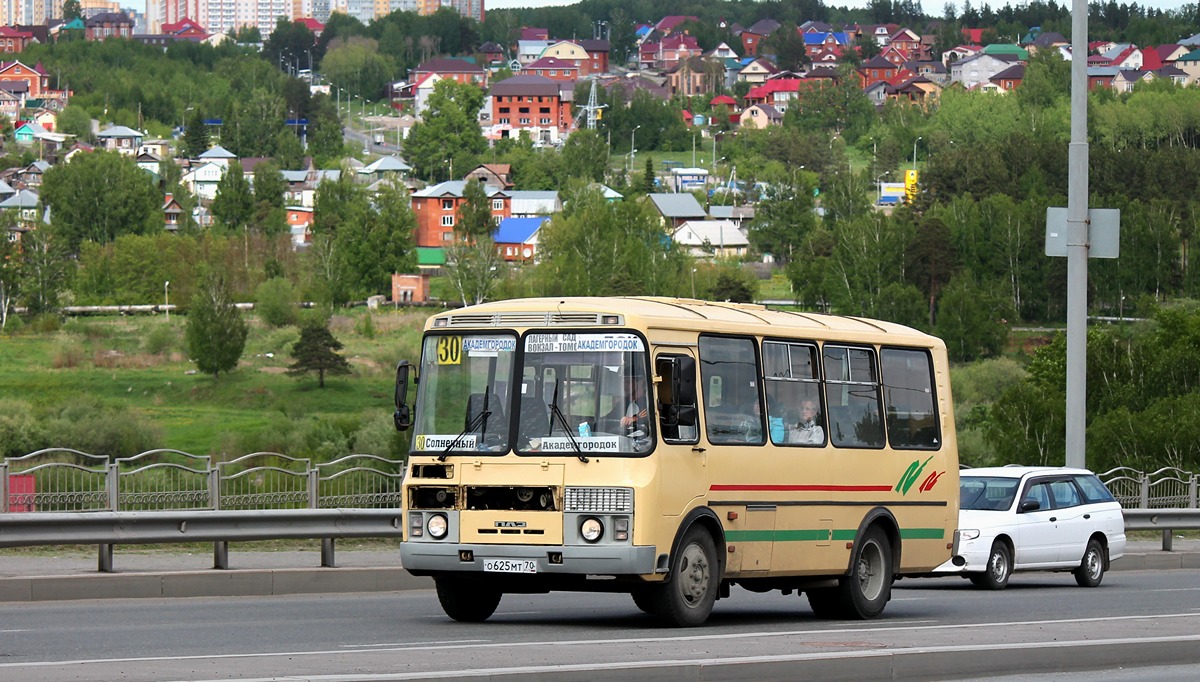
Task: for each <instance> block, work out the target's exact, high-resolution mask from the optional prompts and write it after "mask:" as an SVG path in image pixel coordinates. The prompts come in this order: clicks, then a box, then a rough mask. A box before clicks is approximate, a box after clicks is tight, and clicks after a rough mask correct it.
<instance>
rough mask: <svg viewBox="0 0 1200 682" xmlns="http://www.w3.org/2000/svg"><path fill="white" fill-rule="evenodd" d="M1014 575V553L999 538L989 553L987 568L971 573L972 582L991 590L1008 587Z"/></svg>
mask: <svg viewBox="0 0 1200 682" xmlns="http://www.w3.org/2000/svg"><path fill="white" fill-rule="evenodd" d="M1010 576H1012V553H1011V552H1010V551H1009V550H1008V545H1007V544H1005V543H1004V542H1002V541H1000V540H997V541H996V542H994V543H992V551H991V552H990V553H989V554H988V562H987V568H986V569H985V570H984V572H983V573H975V574H973V575H971V582H972V583H974V584H975V585H976V586H977V587H983V588H986V589H989V590H1003V589H1004V588H1005V587H1008V579H1009V577H1010Z"/></svg>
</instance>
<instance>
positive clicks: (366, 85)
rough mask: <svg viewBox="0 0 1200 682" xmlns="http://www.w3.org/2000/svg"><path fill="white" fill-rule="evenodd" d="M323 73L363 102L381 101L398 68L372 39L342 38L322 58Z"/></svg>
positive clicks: (331, 45)
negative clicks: (380, 51)
mask: <svg viewBox="0 0 1200 682" xmlns="http://www.w3.org/2000/svg"><path fill="white" fill-rule="evenodd" d="M321 72H322V73H323V74H324V75H325V77H326V78H328V79H329V80H330V82H332V83H333V84H334V85H336V86H339V87H342V88H345V89H346V90H349V91H350V92H351V93H353V94H355V95H358V96H359V97H362V98H363V99H368V100H377V99H379V98H381V97H383V96H384V95H386V94H387V85H388V82H389V81H390V80H391V78H392V76H393V75H394V74H395V72H396V66H395V64H393V63H392V60H391V59H390V58H389V57H388V56H387V55H383V54H380V53H379V44H378V43H377V42H376V41H375V40H373V39H371V38H359V37H354V38H349V39H344V38H338V39H337V40H335V41H333V42H332V43H330V45H329V49H328V51H326V53H325V56H324V58H322V59H321ZM476 111H478V109H476Z"/></svg>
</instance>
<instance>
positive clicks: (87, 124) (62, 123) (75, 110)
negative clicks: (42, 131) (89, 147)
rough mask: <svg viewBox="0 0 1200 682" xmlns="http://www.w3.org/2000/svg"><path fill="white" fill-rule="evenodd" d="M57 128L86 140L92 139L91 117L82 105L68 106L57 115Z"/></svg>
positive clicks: (81, 140)
mask: <svg viewBox="0 0 1200 682" xmlns="http://www.w3.org/2000/svg"><path fill="white" fill-rule="evenodd" d="M58 130H59V132H62V133H66V134H67V135H74V136H75V138H76V139H77V140H79V141H80V142H86V141H88V140H91V139H92V117H91V116H89V115H88V112H87V110H86V109H84V108H83V107H79V106H69V107H67V108H65V109H63V110H62V113H60V114H59V115H58Z"/></svg>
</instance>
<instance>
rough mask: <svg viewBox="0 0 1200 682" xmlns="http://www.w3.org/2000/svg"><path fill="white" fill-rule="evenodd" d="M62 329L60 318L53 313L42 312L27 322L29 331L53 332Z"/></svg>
mask: <svg viewBox="0 0 1200 682" xmlns="http://www.w3.org/2000/svg"><path fill="white" fill-rule="evenodd" d="M59 329H62V320H60V319H59V318H58V315H55V314H53V313H44V314H42V315H38V316H37V317H35V318H33V319H32V320H30V322H29V331H31V332H33V333H34V334H53V333H54V332H56V331H58V330H59Z"/></svg>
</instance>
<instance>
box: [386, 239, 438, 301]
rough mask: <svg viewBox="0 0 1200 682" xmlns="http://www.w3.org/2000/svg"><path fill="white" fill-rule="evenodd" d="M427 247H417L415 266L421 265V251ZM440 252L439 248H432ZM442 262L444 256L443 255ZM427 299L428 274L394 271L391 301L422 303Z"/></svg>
mask: <svg viewBox="0 0 1200 682" xmlns="http://www.w3.org/2000/svg"><path fill="white" fill-rule="evenodd" d="M428 250H429V249H419V250H418V251H417V267H421V265H422V263H421V252H422V251H428ZM434 251H437V252H439V254H440V253H441V249H434ZM442 262H443V263H445V257H444V256H443V260H442ZM427 300H429V274H428V273H418V274H415V275H414V274H401V273H395V274H393V275H392V301H393V302H395V303H397V304H400V303H424V302H425V301H427Z"/></svg>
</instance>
